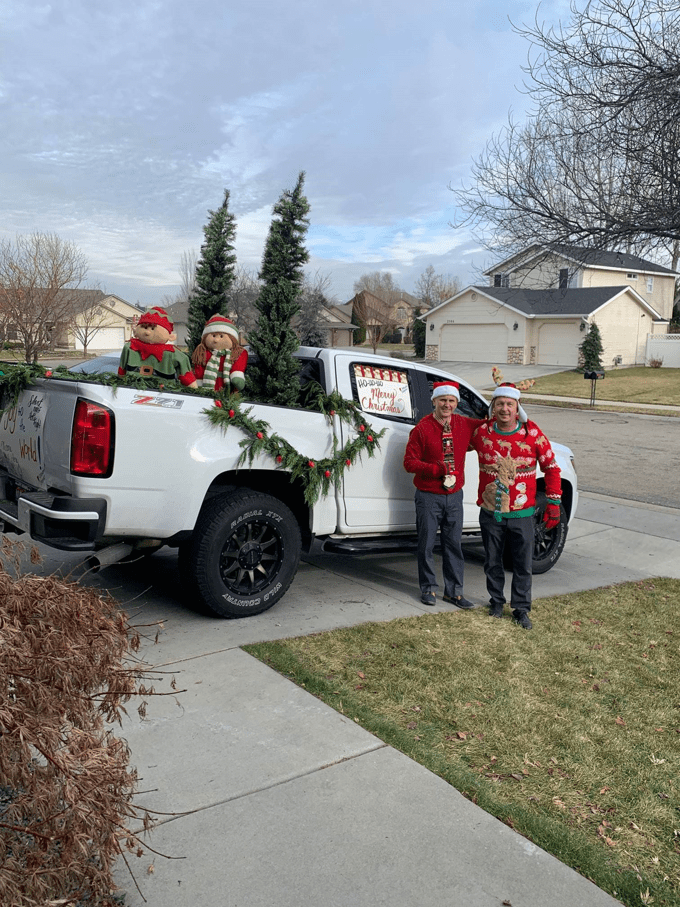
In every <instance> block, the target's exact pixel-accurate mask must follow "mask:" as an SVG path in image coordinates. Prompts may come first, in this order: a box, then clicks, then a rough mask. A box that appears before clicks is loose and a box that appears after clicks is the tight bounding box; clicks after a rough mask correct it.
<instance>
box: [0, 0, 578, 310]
mask: <svg viewBox="0 0 680 907" xmlns="http://www.w3.org/2000/svg"><path fill="white" fill-rule="evenodd" d="M536 7H537V2H535V0H532V2H525V0H505V2H502V0H419V2H414V0H390V2H387V0H340V2H337V3H332V4H331V3H328V2H326V3H324V2H323V0H321V2H320V0H314V2H312V0H288V2H286V3H283V2H277V0H226V2H225V0H222V2H217V0H192V2H187V0H134V2H133V0H118V2H117V3H111V2H110V0H106V2H103V0H53V2H49V0H46V2H40V0H4V2H3V4H2V6H0V36H1V38H0V40H1V43H0V109H1V111H2V123H3V129H2V135H1V136H0V149H1V150H0V174H1V185H2V191H1V192H0V236H1V237H5V238H13V237H14V236H15V235H16V234H17V233H30V232H33V231H36V230H38V231H45V232H53V233H57V234H58V235H59V236H60V237H62V238H63V239H69V240H72V241H74V242H75V243H76V244H77V245H78V246H79V247H80V249H81V250H82V251H83V252H84V253H85V255H86V256H87V259H88V261H89V263H90V278H91V280H93V281H98V282H99V284H100V285H101V286H102V288H103V289H104V290H106V291H107V292H110V293H117V294H118V295H120V296H122V297H123V298H125V299H127V300H129V301H130V302H140V303H142V304H143V305H154V304H156V303H158V302H159V301H160V299H161V297H162V296H163V295H164V294H166V293H172V292H174V290H175V289H176V288H177V284H178V283H179V264H180V259H181V256H182V253H183V252H185V251H189V250H194V249H195V250H196V251H198V249H199V248H200V245H201V242H202V240H203V232H202V230H203V226H204V224H205V222H206V220H207V212H208V210H209V209H214V208H216V207H218V206H219V205H220V203H221V201H222V198H223V195H224V189H225V188H227V189H229V191H230V197H231V201H230V208H231V210H232V211H233V212H234V214H235V215H236V218H237V223H238V235H237V254H238V261H239V264H241V265H243V266H244V267H247V268H251V269H254V270H256V269H257V268H258V266H259V263H260V260H261V257H262V250H263V246H264V241H265V238H266V234H267V230H268V227H269V222H270V218H271V209H272V205H273V204H274V202H275V201H276V200H277V198H278V197H279V195H280V194H281V192H282V190H283V189H286V188H291V187H292V186H293V185H294V183H295V179H296V177H297V174H298V172H299V171H300V170H304V171H306V174H307V177H306V184H305V185H306V194H307V196H308V198H309V201H310V204H311V212H310V220H311V225H310V230H309V233H308V243H307V244H308V248H309V251H310V256H311V258H310V270H312V271H316V270H320V271H321V272H322V273H324V274H328V275H330V277H331V283H332V287H331V289H332V292H333V293H334V294H335V296H336V298H337V299H338V301H341V302H344V301H346V300H347V299H349V298H350V297H351V295H352V284H353V282H354V280H355V279H356V278H357V277H359V276H360V275H361V274H363V273H365V272H367V271H375V270H383V269H388V270H390V271H391V272H392V273H393V276H394V277H395V280H396V281H397V282H398V283H399V284H400V285H401V286H402V287H403V288H404V289H406V290H413V288H414V285H415V282H416V280H417V279H418V276H419V275H420V274H421V273H422V271H423V270H424V269H425V268H426V267H427V265H428V264H433V265H434V267H435V268H436V270H437V271H438V272H440V273H443V274H451V275H453V276H457V277H458V278H459V279H460V280H461V281H462V283H464V284H467V283H471V282H475V281H477V280H478V270H479V269H480V268H482V267H483V266H485V265H488V264H490V261H489V259H488V256H487V254H486V253H485V252H483V251H482V250H480V248H479V247H478V245H477V244H476V243H475V241H474V238H473V237H472V236H470V235H469V234H468V233H466V232H465V231H464V230H454V229H452V228H451V226H450V222H451V220H452V219H453V218H454V215H455V210H454V207H453V203H454V198H453V195H452V193H451V192H450V190H449V188H448V187H449V185H453V186H458V185H459V184H460V183H461V181H465V180H466V178H467V177H468V175H469V171H470V163H471V159H472V157H473V156H475V155H477V154H478V153H479V152H480V151H481V150H482V148H483V146H484V143H485V141H486V139H487V138H488V137H489V136H490V135H491V134H492V133H493V132H495V131H498V130H499V129H500V128H501V127H502V125H503V124H504V123H505V122H506V120H507V115H508V111H509V109H510V108H512V109H513V112H514V113H515V114H516V115H519V116H521V115H522V112H523V110H524V108H525V104H526V98H525V96H524V95H522V94H521V93H520V92H519V91H518V88H519V87H520V86H521V82H522V71H521V66H522V64H523V62H524V60H525V58H526V53H527V49H528V48H527V44H526V42H525V41H524V40H523V39H521V38H519V37H518V36H516V35H515V34H513V32H512V27H511V25H510V22H509V18H510V19H511V20H512V21H514V22H515V23H518V24H521V23H523V22H529V21H531V20H532V19H533V17H534V14H535V10H536ZM567 14H568V3H567V2H565V0H548V2H545V3H543V4H542V5H541V9H540V18H541V20H543V21H546V22H556V21H557V20H558V19H559V18H560V17H566V16H567ZM476 269H477V270H476Z"/></svg>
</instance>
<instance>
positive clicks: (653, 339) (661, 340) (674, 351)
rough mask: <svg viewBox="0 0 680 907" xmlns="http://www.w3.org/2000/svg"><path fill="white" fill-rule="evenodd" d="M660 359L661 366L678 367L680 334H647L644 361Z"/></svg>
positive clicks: (679, 363) (679, 364) (647, 362)
mask: <svg viewBox="0 0 680 907" xmlns="http://www.w3.org/2000/svg"><path fill="white" fill-rule="evenodd" d="M652 359H661V367H662V368H680V334H657V335H653V334H648V335H647V350H646V353H645V363H646V365H649V363H650V361H651V360H652Z"/></svg>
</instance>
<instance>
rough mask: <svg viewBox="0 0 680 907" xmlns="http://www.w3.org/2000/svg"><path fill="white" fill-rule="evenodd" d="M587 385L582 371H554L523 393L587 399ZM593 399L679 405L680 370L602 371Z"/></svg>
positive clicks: (642, 368) (588, 394)
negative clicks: (603, 373)
mask: <svg viewBox="0 0 680 907" xmlns="http://www.w3.org/2000/svg"><path fill="white" fill-rule="evenodd" d="M590 385H591V382H590V381H586V380H585V379H584V377H583V373H582V372H557V373H556V374H554V375H545V376H544V377H543V378H537V379H536V383H535V384H534V386H533V387H531V388H529V390H526V391H522V393H523V394H526V395H531V394H554V395H555V396H557V397H585V398H586V399H588V400H589V399H590ZM596 399H600V400H617V401H621V402H628V403H656V404H659V405H666V406H680V369H677V368H644V367H640V368H621V369H614V370H612V371H610V372H605V377H604V379H602V380H599V381H598V382H597V391H596Z"/></svg>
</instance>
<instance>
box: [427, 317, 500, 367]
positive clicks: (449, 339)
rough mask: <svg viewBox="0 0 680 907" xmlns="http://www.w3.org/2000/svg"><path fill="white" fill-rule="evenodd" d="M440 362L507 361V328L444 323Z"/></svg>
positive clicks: (495, 325)
mask: <svg viewBox="0 0 680 907" xmlns="http://www.w3.org/2000/svg"><path fill="white" fill-rule="evenodd" d="M439 358H440V361H442V362H506V361H507V358H508V329H507V327H506V326H505V325H504V324H445V325H444V326H443V327H442V338H441V346H440V351H439Z"/></svg>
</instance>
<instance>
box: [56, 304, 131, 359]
mask: <svg viewBox="0 0 680 907" xmlns="http://www.w3.org/2000/svg"><path fill="white" fill-rule="evenodd" d="M79 292H80V291H79ZM82 294H83V296H82V298H81V299H78V300H77V311H76V315H75V319H74V323H73V324H71V325H69V326H68V327H67V328H66V330H65V331H63V330H62V331H61V337H62V340H63V338H64V335H65V338H66V346H67V348H68V349H74V350H78V351H82V350H83V349H84V348H87V351H88V352H95V351H96V352H104V351H109V350H120V349H122V347H123V344H124V343H125V341H126V340H129V339H130V338H131V337H132V328H133V326H134V325H135V324H136V323H137V321H138V319H139V316H140V315H141V314H143V309H140V308H138V307H137V306H136V305H132V303H130V302H126V301H125V300H124V299H121V298H120V297H119V296H114V295H111V294H106V293H103V292H102V291H101V290H83V291H82Z"/></svg>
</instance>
